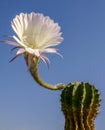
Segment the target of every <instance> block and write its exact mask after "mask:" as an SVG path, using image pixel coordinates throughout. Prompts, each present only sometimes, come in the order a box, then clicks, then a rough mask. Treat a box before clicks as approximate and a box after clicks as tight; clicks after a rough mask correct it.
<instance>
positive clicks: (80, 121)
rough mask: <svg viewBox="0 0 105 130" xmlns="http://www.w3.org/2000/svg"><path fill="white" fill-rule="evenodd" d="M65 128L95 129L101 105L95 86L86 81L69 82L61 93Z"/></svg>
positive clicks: (72, 129) (78, 129)
mask: <svg viewBox="0 0 105 130" xmlns="http://www.w3.org/2000/svg"><path fill="white" fill-rule="evenodd" d="M61 105H62V111H63V113H64V116H65V130H95V125H94V120H95V117H96V115H97V114H98V108H99V106H100V94H99V92H98V90H97V89H96V87H95V86H93V85H91V84H89V83H84V82H81V83H79V82H73V83H69V84H68V85H67V86H66V88H64V89H63V91H62V94H61Z"/></svg>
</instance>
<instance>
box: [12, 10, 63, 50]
mask: <svg viewBox="0 0 105 130" xmlns="http://www.w3.org/2000/svg"><path fill="white" fill-rule="evenodd" d="M12 27H13V29H14V31H15V32H16V33H17V35H18V37H19V38H20V40H21V41H22V43H24V44H26V45H27V46H28V47H33V48H37V49H42V48H45V47H48V46H55V45H58V44H60V43H61V42H62V40H63V38H62V37H61V33H60V26H59V25H58V24H57V23H54V21H53V20H51V19H50V17H48V16H43V14H39V13H34V12H32V13H30V14H23V13H21V14H20V15H17V16H16V17H15V18H14V19H13V21H12Z"/></svg>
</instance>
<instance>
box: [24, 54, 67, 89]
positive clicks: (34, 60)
mask: <svg viewBox="0 0 105 130" xmlns="http://www.w3.org/2000/svg"><path fill="white" fill-rule="evenodd" d="M25 60H26V63H27V65H28V54H25ZM39 61H40V58H38V57H34V56H33V58H32V61H31V65H30V66H29V71H30V73H31V75H32V77H33V78H34V80H35V81H36V82H37V83H38V84H39V85H41V86H43V87H45V88H47V89H50V90H60V89H63V88H65V86H66V85H65V84H57V85H51V84H48V83H46V82H44V81H43V80H42V79H41V78H40V76H39V73H38V68H39Z"/></svg>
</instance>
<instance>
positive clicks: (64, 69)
mask: <svg viewBox="0 0 105 130" xmlns="http://www.w3.org/2000/svg"><path fill="white" fill-rule="evenodd" d="M32 11H34V12H39V13H43V14H44V15H45V16H50V17H51V18H52V19H54V21H55V22H58V23H59V25H60V26H61V30H62V32H63V37H64V41H63V42H62V44H60V45H59V46H57V48H58V49H59V50H60V52H61V54H62V55H63V57H64V58H63V59H62V58H60V57H59V56H57V55H52V54H48V57H49V58H50V60H51V64H50V68H49V69H48V68H47V67H46V66H45V64H44V63H43V62H41V63H40V71H39V72H40V75H41V77H42V78H43V79H44V80H45V81H47V82H49V83H51V84H57V83H60V82H62V83H66V84H67V83H69V82H74V81H84V82H90V83H91V84H94V85H95V86H97V88H98V89H99V91H100V93H101V98H102V102H101V107H100V114H99V115H98V116H97V118H96V120H95V125H96V130H104V129H105V0H20V1H19V0H1V1H0V40H4V39H6V36H8V35H13V34H15V33H14V32H13V30H12V28H11V21H12V19H13V18H14V17H15V15H16V14H19V13H21V12H23V13H30V12H32ZM11 48H12V46H9V45H5V44H2V43H1V45H0V130H64V116H63V114H62V112H61V105H60V94H61V91H51V90H48V89H45V88H43V87H41V86H39V85H38V84H37V83H36V82H35V81H34V80H33V78H32V77H31V75H30V73H29V72H28V68H27V66H26V64H25V60H24V57H23V55H22V56H21V57H19V58H18V59H16V60H15V61H14V62H12V63H9V60H10V59H11V58H12V57H13V56H14V55H15V53H16V52H15V51H14V52H11V51H10V50H11Z"/></svg>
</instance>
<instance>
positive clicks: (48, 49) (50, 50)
mask: <svg viewBox="0 0 105 130" xmlns="http://www.w3.org/2000/svg"><path fill="white" fill-rule="evenodd" d="M44 52H46V53H55V54H57V55H59V56H60V57H62V58H63V56H62V55H61V54H60V53H59V52H58V49H55V48H45V49H44Z"/></svg>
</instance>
